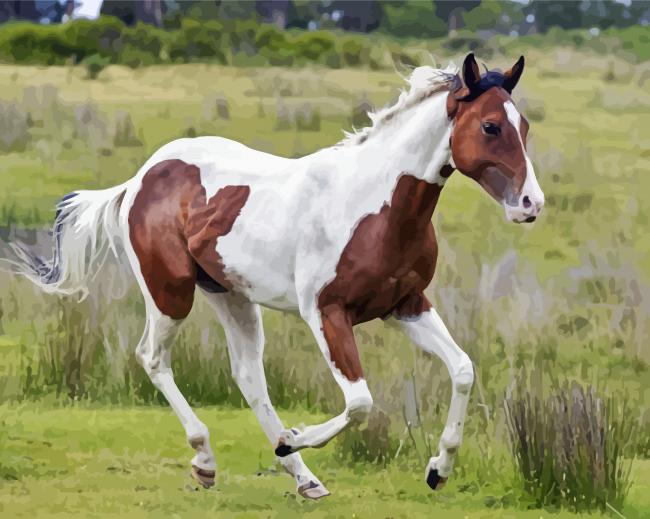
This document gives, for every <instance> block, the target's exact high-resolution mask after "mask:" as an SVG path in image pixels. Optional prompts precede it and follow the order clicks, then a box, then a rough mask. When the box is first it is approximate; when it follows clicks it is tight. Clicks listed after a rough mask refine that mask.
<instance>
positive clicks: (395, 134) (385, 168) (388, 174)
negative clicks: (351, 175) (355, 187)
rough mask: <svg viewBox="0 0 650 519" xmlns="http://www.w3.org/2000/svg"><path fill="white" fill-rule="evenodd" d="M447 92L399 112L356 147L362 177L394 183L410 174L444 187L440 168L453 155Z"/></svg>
mask: <svg viewBox="0 0 650 519" xmlns="http://www.w3.org/2000/svg"><path fill="white" fill-rule="evenodd" d="M446 101H447V94H446V93H442V92H441V93H439V94H436V95H434V96H432V97H431V98H429V99H426V100H424V101H422V102H421V103H420V104H418V105H416V106H413V107H412V108H410V109H408V110H406V111H404V112H403V113H400V114H397V115H396V116H395V120H393V121H390V122H388V123H384V125H383V126H382V127H379V128H378V129H377V130H376V133H375V134H372V135H370V137H369V138H368V140H367V141H366V142H364V143H363V144H361V145H359V146H358V147H357V149H358V157H357V159H358V160H357V161H356V163H357V164H358V169H359V172H358V174H359V177H360V179H363V178H364V177H365V178H366V180H368V181H369V183H377V184H379V183H388V184H391V183H392V186H395V183H396V182H397V179H398V178H399V177H400V176H401V175H410V176H413V177H415V178H417V179H419V180H424V181H426V182H428V183H430V184H438V185H440V186H442V185H443V184H444V182H445V177H443V176H441V175H440V170H441V169H442V168H443V167H444V166H445V165H448V164H449V162H450V157H451V150H450V147H449V137H450V135H451V128H452V124H451V122H450V121H449V119H448V117H447V108H446Z"/></svg>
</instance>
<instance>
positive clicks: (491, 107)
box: [474, 88, 516, 117]
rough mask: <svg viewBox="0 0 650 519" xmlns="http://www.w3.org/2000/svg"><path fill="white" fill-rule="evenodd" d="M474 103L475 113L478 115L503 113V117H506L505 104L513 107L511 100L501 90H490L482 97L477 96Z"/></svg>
mask: <svg viewBox="0 0 650 519" xmlns="http://www.w3.org/2000/svg"><path fill="white" fill-rule="evenodd" d="M474 103H475V107H476V113H478V114H485V113H503V115H504V116H505V117H507V116H508V112H507V110H506V108H505V106H506V104H508V103H510V104H511V105H512V106H513V107H514V104H513V103H512V99H511V98H510V96H509V95H508V93H507V92H506V91H505V90H503V89H502V88H490V89H489V90H488V91H487V92H485V93H484V94H483V95H481V96H479V97H478V98H477V99H476V100H475V101H474ZM515 110H516V109H515Z"/></svg>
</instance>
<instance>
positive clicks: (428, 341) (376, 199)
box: [14, 54, 544, 498]
mask: <svg viewBox="0 0 650 519" xmlns="http://www.w3.org/2000/svg"><path fill="white" fill-rule="evenodd" d="M523 68H524V59H523V57H522V58H520V59H519V61H517V63H516V64H515V65H514V66H513V67H512V68H511V69H510V70H508V71H506V72H504V73H500V72H495V71H490V72H486V73H485V74H484V75H481V74H480V72H479V69H478V66H477V64H476V61H475V59H474V56H473V55H472V54H470V55H468V56H467V58H466V59H465V61H464V64H463V72H462V79H461V77H460V76H459V75H458V74H457V73H456V71H455V70H454V69H453V68H451V67H450V68H447V69H446V70H438V69H434V68H431V67H419V68H416V69H415V70H414V71H413V73H412V74H411V76H410V78H409V79H408V83H409V89H408V91H405V92H403V93H402V94H401V95H400V97H399V99H398V101H397V102H396V103H395V104H394V105H393V106H391V107H388V108H385V109H383V110H381V111H379V112H377V113H374V114H370V116H371V118H372V121H373V124H372V126H371V127H369V128H366V129H364V130H361V131H360V132H357V133H355V134H352V135H348V136H347V138H346V139H345V140H344V141H343V142H341V143H339V144H338V145H335V146H333V147H329V148H325V149H323V150H320V151H318V152H316V153H314V154H312V155H308V156H306V157H302V158H299V159H286V158H281V157H276V156H273V155H270V154H267V153H262V152H259V151H255V150H252V149H250V148H247V147H246V146H244V145H242V144H239V143H237V142H233V141H230V140H227V139H223V138H217V137H199V138H195V139H180V140H177V141H174V142H171V143H169V144H167V145H165V146H163V147H162V148H160V149H159V150H158V151H157V152H156V153H154V154H153V156H152V157H151V158H150V159H149V160H148V161H147V162H146V163H145V164H144V166H142V168H141V169H140V171H138V173H137V174H136V176H135V177H133V178H131V179H130V180H128V181H127V182H126V183H124V184H122V185H120V186H117V187H114V188H110V189H106V190H101V191H78V192H75V193H72V194H71V195H68V196H67V197H65V198H64V199H63V200H62V201H61V202H60V204H59V205H58V214H57V217H56V221H55V225H54V230H55V240H56V242H55V250H54V257H53V259H51V260H49V261H45V260H42V259H39V258H37V257H36V256H35V255H34V254H32V253H30V252H29V251H28V250H27V249H26V248H25V247H23V246H21V245H19V244H15V246H14V249H15V251H16V252H17V254H18V255H19V256H20V261H19V262H17V263H15V264H14V270H17V271H18V272H20V273H21V274H23V275H26V276H27V277H29V278H30V279H31V280H32V281H34V282H35V283H36V284H38V285H39V286H40V287H42V288H43V289H44V290H46V291H48V292H52V293H58V294H71V293H78V292H82V293H83V292H86V291H88V290H89V286H90V285H89V282H90V280H91V278H92V277H93V274H94V273H95V272H96V271H97V270H98V269H99V268H100V267H101V265H102V264H103V263H104V262H105V261H106V260H107V259H117V260H118V261H120V260H121V263H127V264H128V265H129V266H130V270H131V271H132V272H133V274H134V276H135V279H136V280H137V283H138V286H139V288H140V290H141V291H142V294H143V296H144V300H145V303H146V325H145V329H144V334H143V336H142V339H141V340H140V343H139V344H138V346H137V349H136V355H137V358H138V359H139V361H140V362H141V364H142V365H143V366H144V369H145V370H146V371H147V373H148V374H149V376H150V378H151V380H152V382H153V384H154V385H155V386H156V387H157V388H158V389H159V390H160V391H161V392H162V393H163V394H164V395H165V397H166V399H167V400H168V402H169V403H170V405H171V407H172V408H173V410H174V412H175V413H176V414H177V415H178V417H179V419H180V421H181V423H182V424H183V427H184V428H185V431H186V433H187V438H188V440H189V443H190V445H191V446H192V447H193V448H194V449H195V451H196V455H195V456H194V458H193V459H192V473H193V475H194V477H195V478H196V479H197V480H198V481H199V482H201V483H202V484H203V485H204V486H206V487H208V486H211V485H213V484H214V476H215V469H216V463H215V458H214V454H213V451H212V448H211V446H210V438H209V432H208V429H207V427H206V426H205V425H204V424H203V423H202V422H201V421H200V420H199V419H198V418H197V416H196V415H195V414H194V412H193V411H192V409H191V408H190V406H189V405H188V403H187V401H186V400H185V398H184V397H183V395H182V394H181V392H180V391H179V389H178V387H177V386H176V384H175V383H174V377H173V374H172V371H171V348H172V343H173V341H174V336H175V335H176V331H177V330H178V327H179V325H180V324H181V323H182V322H183V320H184V319H185V318H186V317H187V315H188V314H189V312H190V309H191V308H192V304H193V300H194V292H195V289H196V287H198V288H199V290H200V291H201V292H203V294H204V295H205V297H206V298H207V299H208V301H209V302H210V303H211V304H212V306H213V307H214V310H215V313H216V314H217V318H218V319H219V320H220V321H221V324H222V325H223V327H224V329H225V332H226V337H227V341H228V348H229V354H230V359H231V364H232V374H233V377H234V378H235V380H236V381H237V383H238V385H239V387H240V389H241V392H242V394H243V395H244V397H245V398H246V400H247V402H248V403H249V405H250V406H251V408H252V409H253V411H254V412H255V414H256V415H257V417H258V419H259V421H260V424H261V426H262V428H263V429H264V432H265V433H266V435H267V437H268V439H269V441H270V442H271V443H272V444H273V445H274V446H275V453H276V454H277V455H278V456H279V457H280V460H281V463H282V465H283V466H284V467H285V468H286V469H287V470H288V471H289V472H290V473H291V474H293V476H294V477H295V479H296V482H297V485H298V492H299V493H300V494H301V495H303V496H305V497H308V498H319V497H322V496H325V495H327V494H328V493H329V492H328V491H327V489H326V488H325V486H324V485H323V484H322V483H321V482H320V481H319V480H318V478H316V477H315V476H314V474H312V472H311V471H310V470H309V469H308V468H307V466H306V465H305V463H304V462H303V460H302V458H301V456H300V454H299V453H298V451H299V450H301V449H304V448H306V447H322V446H323V445H325V444H326V443H327V442H329V441H330V440H331V439H332V438H333V437H334V436H336V435H337V434H338V433H340V432H341V431H342V430H343V429H345V428H346V427H348V426H349V425H351V424H353V423H358V422H361V421H362V420H364V419H365V418H366V417H367V415H368V413H369V412H370V409H371V407H372V397H371V395H370V392H369V391H368V386H367V385H366V380H365V379H364V375H363V370H362V367H361V362H360V360H359V354H358V351H357V347H356V345H355V341H354V335H353V333H352V327H353V326H354V325H356V324H359V323H363V322H366V321H369V320H371V319H375V318H378V317H379V318H382V319H388V318H390V319H393V320H394V321H395V322H396V323H397V324H398V325H399V326H400V327H401V328H402V330H403V331H404V333H405V334H406V335H407V336H408V337H410V339H411V340H412V341H413V342H414V343H415V344H416V345H417V346H418V347H420V348H422V349H423V350H425V351H427V352H430V353H435V354H436V355H438V356H439V357H440V358H441V359H442V361H443V362H444V363H445V365H446V367H447V369H448V371H449V374H450V377H451V381H452V388H453V391H452V398H451V404H450V407H449V415H448V418H447V423H446V426H445V428H444V431H443V433H442V436H441V439H440V444H439V445H440V452H439V455H438V456H435V457H433V458H431V459H430V460H429V463H428V465H427V467H426V481H427V483H428V484H429V486H430V487H431V488H433V489H435V488H440V486H441V485H442V484H443V483H444V482H445V481H446V479H447V477H448V476H449V475H450V473H451V471H452V465H453V462H454V458H455V456H456V452H457V450H458V447H459V445H460V443H461V438H462V433H463V423H464V420H465V413H466V408H467V402H468V399H469V394H470V389H471V387H472V383H473V379H474V374H473V368H472V362H471V361H470V359H469V357H468V356H467V355H466V354H465V353H464V352H463V350H461V349H460V348H459V347H458V345H457V344H456V343H455V342H454V340H453V339H452V337H451V335H450V334H449V332H448V331H447V329H446V328H445V325H444V324H443V322H442V321H441V319H440V317H439V316H438V314H437V313H436V311H435V310H434V308H432V306H431V303H430V302H429V300H428V299H427V298H426V296H425V295H424V289H425V288H426V287H427V285H429V283H430V281H431V279H432V277H433V273H434V270H435V266H436V257H437V244H436V237H435V233H434V229H433V226H432V224H431V217H432V214H433V211H434V209H435V207H436V203H437V202H438V197H439V196H440V192H441V191H442V188H443V186H444V184H445V181H446V180H447V178H448V177H449V175H450V174H451V173H452V172H453V171H454V169H458V170H459V171H461V172H462V173H463V174H465V175H467V176H469V177H470V178H472V179H474V180H476V181H477V182H478V183H479V184H480V185H481V186H482V187H483V188H484V189H485V190H486V191H487V192H488V193H489V194H490V196H492V197H493V198H494V199H495V200H496V201H497V202H498V203H499V204H501V205H502V206H503V208H504V210H505V214H506V217H507V218H508V220H511V221H514V222H531V221H533V220H534V219H535V218H536V217H537V215H538V214H539V212H540V210H541V209H542V206H543V205H544V195H543V194H542V191H541V190H540V188H539V185H538V184H537V181H536V179H535V173H534V172H533V167H532V164H531V162H530V160H529V159H528V157H527V155H526V135H527V131H528V123H527V122H526V120H525V119H524V118H523V117H522V116H521V115H520V113H519V112H518V111H517V109H516V107H515V105H514V103H513V101H512V99H511V97H510V94H511V92H512V90H513V88H514V87H515V85H516V84H517V81H518V80H519V77H520V76H521V73H522V71H523ZM260 306H265V307H269V308H274V309H278V310H283V311H288V312H296V313H298V314H299V315H300V316H301V317H302V318H303V319H304V320H305V321H306V322H307V324H308V325H309V327H310V328H311V331H312V332H313V334H314V337H315V339H316V343H317V344H318V347H319V348H320V349H321V351H322V353H323V355H324V357H325V360H326V362H327V363H328V365H329V367H330V369H331V372H332V375H333V376H334V379H335V380H336V382H337V383H338V384H339V386H340V388H341V390H342V391H343V394H344V397H345V410H344V411H343V412H342V413H341V414H340V415H338V416H336V417H334V418H332V419H330V420H328V421H327V422H325V423H323V424H319V425H312V426H309V427H306V428H305V429H304V430H297V429H286V428H285V427H284V425H283V424H282V422H281V421H280V418H279V417H278V415H277V413H276V411H275V409H274V408H273V405H272V404H271V401H270V399H269V395H268V393H267V385H266V379H265V375H264V368H263V364H262V354H263V349H264V331H263V329H262V316H261V310H260Z"/></svg>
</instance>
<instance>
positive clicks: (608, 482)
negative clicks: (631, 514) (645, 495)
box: [505, 383, 634, 511]
mask: <svg viewBox="0 0 650 519" xmlns="http://www.w3.org/2000/svg"><path fill="white" fill-rule="evenodd" d="M613 404H614V402H613V401H612V400H610V401H609V402H606V401H604V400H603V399H602V398H599V397H597V396H596V395H595V392H594V389H593V388H591V387H590V388H589V389H587V390H585V389H583V388H582V387H581V386H580V385H578V384H577V383H574V384H573V385H572V386H571V387H564V388H560V389H559V390H558V391H556V392H555V394H553V395H552V396H551V397H550V398H548V399H547V400H546V401H545V402H544V403H542V401H541V400H540V399H539V397H538V395H534V394H531V393H530V392H527V393H524V394H523V395H519V396H515V397H511V398H509V399H507V400H506V402H505V406H506V411H507V417H508V430H509V433H510V440H511V444H512V452H513V456H514V458H515V462H516V465H517V467H518V469H519V472H520V475H521V477H522V479H523V487H524V490H525V492H526V493H527V494H528V495H529V496H530V497H531V498H532V499H533V501H534V504H535V506H540V507H541V506H548V505H551V506H559V505H564V506H567V507H569V508H571V509H573V510H576V511H578V510H589V509H592V508H599V509H601V510H603V511H604V510H605V509H606V508H607V506H608V505H609V506H614V507H617V508H618V507H620V506H621V505H622V503H623V500H624V498H625V495H626V494H627V491H628V488H629V483H630V480H629V471H630V462H629V461H625V459H624V458H623V454H624V451H625V450H626V449H627V447H628V445H629V442H630V438H631V435H632V432H633V428H634V425H633V421H632V420H631V419H630V417H629V416H626V409H625V405H622V409H620V408H619V409H620V410H619V413H618V414H614V409H615V408H616V407H615V405H613Z"/></svg>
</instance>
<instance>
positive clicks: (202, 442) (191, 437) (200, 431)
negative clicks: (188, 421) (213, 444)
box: [187, 423, 210, 449]
mask: <svg viewBox="0 0 650 519" xmlns="http://www.w3.org/2000/svg"><path fill="white" fill-rule="evenodd" d="M187 442H188V443H189V444H190V446H191V447H192V448H193V449H199V448H201V447H204V446H206V445H209V443H210V431H209V430H208V428H207V427H206V425H205V424H203V423H201V424H197V425H196V426H195V427H194V428H193V430H192V431H191V432H189V433H188V435H187Z"/></svg>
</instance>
